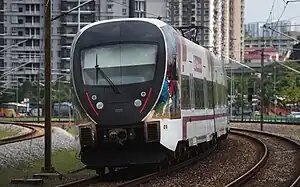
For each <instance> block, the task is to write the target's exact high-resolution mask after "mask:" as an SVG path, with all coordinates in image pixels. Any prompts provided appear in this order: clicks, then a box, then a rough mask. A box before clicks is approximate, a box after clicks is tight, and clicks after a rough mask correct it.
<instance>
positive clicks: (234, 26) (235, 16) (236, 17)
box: [229, 0, 245, 62]
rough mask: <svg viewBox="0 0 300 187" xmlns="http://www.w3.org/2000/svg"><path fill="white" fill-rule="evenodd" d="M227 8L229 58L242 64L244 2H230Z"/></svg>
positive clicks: (239, 0) (240, 0)
mask: <svg viewBox="0 0 300 187" xmlns="http://www.w3.org/2000/svg"><path fill="white" fill-rule="evenodd" d="M229 7H230V8H229V15H230V18H229V20H230V24H229V28H230V32H229V33H230V34H229V40H230V44H229V51H230V55H229V56H230V57H231V58H233V59H235V60H237V61H239V62H243V61H244V59H243V57H244V18H245V12H244V11H245V0H230V5H229Z"/></svg>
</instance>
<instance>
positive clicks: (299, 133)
mask: <svg viewBox="0 0 300 187" xmlns="http://www.w3.org/2000/svg"><path fill="white" fill-rule="evenodd" d="M230 125H231V127H237V128H245V129H250V130H251V129H253V130H260V124H259V123H231V124H230ZM263 130H264V131H267V132H272V133H278V134H281V135H284V136H287V137H289V138H292V139H294V140H296V141H299V142H300V125H282V124H264V126H263Z"/></svg>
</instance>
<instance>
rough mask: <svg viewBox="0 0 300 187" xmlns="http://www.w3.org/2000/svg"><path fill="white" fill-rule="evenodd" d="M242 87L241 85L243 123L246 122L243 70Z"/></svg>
mask: <svg viewBox="0 0 300 187" xmlns="http://www.w3.org/2000/svg"><path fill="white" fill-rule="evenodd" d="M241 78H242V80H241V81H242V85H241V95H242V98H241V106H242V121H244V69H242V77H241Z"/></svg>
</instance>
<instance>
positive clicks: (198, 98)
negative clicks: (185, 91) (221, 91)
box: [194, 79, 204, 109]
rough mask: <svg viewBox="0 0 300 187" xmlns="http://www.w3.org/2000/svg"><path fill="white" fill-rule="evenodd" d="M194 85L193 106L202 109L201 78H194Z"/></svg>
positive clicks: (202, 91) (202, 92)
mask: <svg viewBox="0 0 300 187" xmlns="http://www.w3.org/2000/svg"><path fill="white" fill-rule="evenodd" d="M194 81H195V82H194V87H195V108H196V109H203V108H204V88H203V80H202V79H194Z"/></svg>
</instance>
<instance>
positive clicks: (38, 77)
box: [37, 68, 40, 123]
mask: <svg viewBox="0 0 300 187" xmlns="http://www.w3.org/2000/svg"><path fill="white" fill-rule="evenodd" d="M37 81H38V94H37V95H38V97H37V103H38V123H40V68H39V71H38V76H37Z"/></svg>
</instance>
